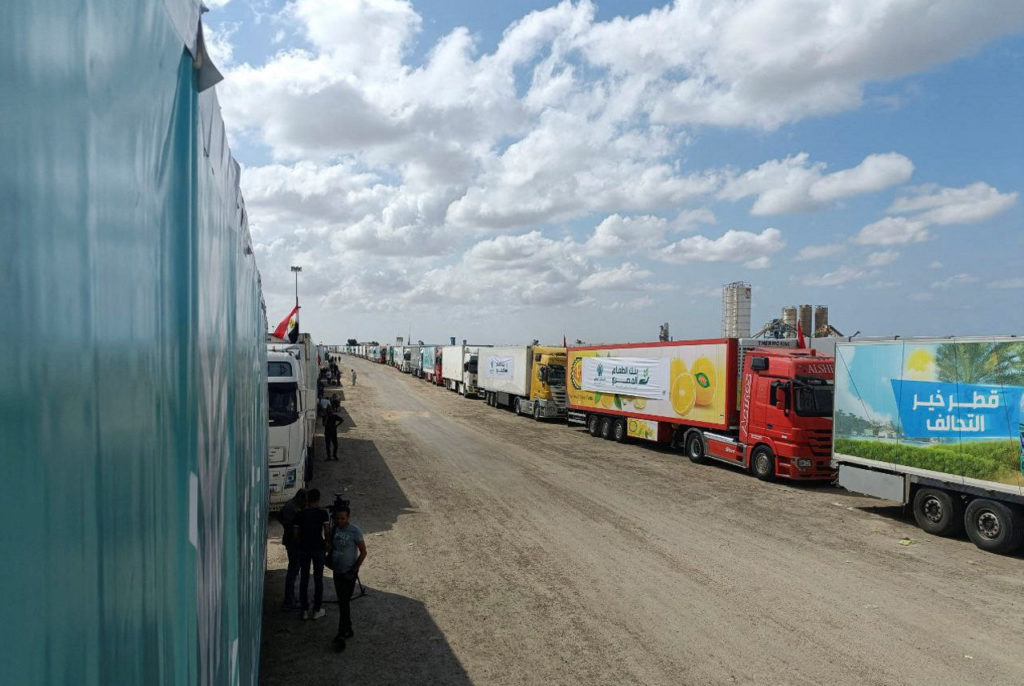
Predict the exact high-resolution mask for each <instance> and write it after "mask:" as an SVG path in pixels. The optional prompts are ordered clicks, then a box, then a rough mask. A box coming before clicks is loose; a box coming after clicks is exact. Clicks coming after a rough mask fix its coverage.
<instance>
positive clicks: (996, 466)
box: [833, 337, 1024, 553]
mask: <svg viewBox="0 0 1024 686" xmlns="http://www.w3.org/2000/svg"><path fill="white" fill-rule="evenodd" d="M835 360H836V382H835V383H836V403H835V445H834V448H833V461H834V464H835V466H836V468H837V469H838V470H839V485H840V486H842V487H843V488H846V489H847V490H850V491H854V492H856V493H863V494H866V495H871V496H874V497H877V498H884V499H886V500H895V501H897V502H901V503H903V504H905V505H907V504H909V505H910V506H911V507H912V510H913V514H914V519H915V520H916V522H917V524H918V526H920V527H921V528H922V529H923V530H924V531H926V532H928V533H931V534H935V535H938V536H956V535H959V534H961V533H962V532H964V531H965V530H966V533H967V536H968V537H969V538H970V539H971V541H973V542H974V544H975V545H977V546H978V547H979V548H981V549H983V550H987V551H990V552H996V553H1011V552H1014V551H1017V550H1020V549H1021V548H1022V547H1024V425H1022V424H1021V417H1022V402H1024V341H1022V340H1021V339H1019V338H1014V337H1005V338H997V337H992V338H944V339H897V340H888V341H868V342H860V341H856V342H846V343H839V344H837V345H836V354H835Z"/></svg>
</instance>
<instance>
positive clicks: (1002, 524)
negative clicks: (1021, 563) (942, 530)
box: [964, 498, 1024, 553]
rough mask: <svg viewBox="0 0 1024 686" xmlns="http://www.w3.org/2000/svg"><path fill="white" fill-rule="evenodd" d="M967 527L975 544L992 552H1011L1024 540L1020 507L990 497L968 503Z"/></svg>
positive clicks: (1023, 520) (965, 515)
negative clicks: (1015, 507)
mask: <svg viewBox="0 0 1024 686" xmlns="http://www.w3.org/2000/svg"><path fill="white" fill-rule="evenodd" d="M964 528H966V529H967V537H968V538H970V539H971V540H972V541H973V542H974V545H976V546H978V547H979V548H981V549H982V550H985V551H988V552H990V553H1010V552H1013V551H1015V550H1017V549H1018V548H1020V547H1021V544H1022V543H1024V516H1022V515H1021V512H1020V510H1017V509H1014V508H1010V507H1009V506H1007V505H1004V504H1003V503H1000V502H997V501H995V500H989V499H987V498H978V499H976V500H972V501H971V502H969V503H968V504H967V509H966V510H965V511H964Z"/></svg>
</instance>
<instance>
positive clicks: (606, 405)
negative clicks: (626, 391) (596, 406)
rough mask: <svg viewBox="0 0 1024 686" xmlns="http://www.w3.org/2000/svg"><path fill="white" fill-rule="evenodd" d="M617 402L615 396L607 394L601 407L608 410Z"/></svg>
mask: <svg viewBox="0 0 1024 686" xmlns="http://www.w3.org/2000/svg"><path fill="white" fill-rule="evenodd" d="M614 402H615V396H613V395H610V394H608V393H605V394H604V395H602V396H601V407H603V408H605V409H608V408H610V407H611V406H612V404H613V403H614Z"/></svg>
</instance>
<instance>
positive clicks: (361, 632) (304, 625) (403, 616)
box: [259, 570, 472, 686]
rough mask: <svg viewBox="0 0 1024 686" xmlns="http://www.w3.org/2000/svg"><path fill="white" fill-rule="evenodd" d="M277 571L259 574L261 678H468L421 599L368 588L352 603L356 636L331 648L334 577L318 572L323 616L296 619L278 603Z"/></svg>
mask: <svg viewBox="0 0 1024 686" xmlns="http://www.w3.org/2000/svg"><path fill="white" fill-rule="evenodd" d="M284 577H285V572H284V570H274V571H270V572H267V574H266V577H265V584H264V594H263V636H262V641H261V654H260V680H259V683H260V684H265V685H266V686H273V685H275V684H281V685H282V686H283V685H287V686H294V685H295V684H325V685H326V684H360V685H375V684H381V685H384V684H388V685H392V684H438V685H441V684H444V685H446V686H447V685H451V686H460V685H468V684H471V683H472V682H471V681H470V680H469V677H468V675H467V674H466V671H465V669H463V667H462V665H461V664H460V663H459V661H458V659H457V658H456V657H455V654H454V653H453V652H452V649H451V647H450V646H449V645H448V641H447V640H446V639H445V636H444V634H443V633H442V632H441V630H440V629H439V628H438V627H437V625H436V624H435V623H434V620H433V619H432V618H431V616H430V613H429V612H427V610H426V607H425V606H424V605H423V603H421V602H419V601H417V600H413V599H412V598H407V597H405V596H400V595H396V594H394V593H385V592H383V591H380V590H377V589H374V588H367V589H366V593H367V595H365V596H363V597H361V598H356V599H354V600H353V601H352V605H351V607H352V625H353V629H354V631H355V634H356V635H355V636H354V637H353V638H351V639H349V640H348V642H347V647H346V649H345V651H344V652H341V653H338V652H335V651H334V650H333V649H332V648H331V639H332V638H333V637H334V635H335V633H336V632H337V622H338V606H337V604H336V602H335V601H336V599H335V594H334V583H333V581H332V580H331V579H330V578H329V577H328V578H325V579H324V601H325V603H324V607H325V608H326V609H327V616H326V617H324V618H322V619H319V620H315V621H303V620H301V619H300V618H299V613H298V612H296V611H285V610H282V609H281V599H282V598H283V597H284ZM312 591H313V589H312V581H310V594H312ZM357 593H358V588H357Z"/></svg>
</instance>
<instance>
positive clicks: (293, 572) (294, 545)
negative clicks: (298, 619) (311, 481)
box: [278, 488, 306, 610]
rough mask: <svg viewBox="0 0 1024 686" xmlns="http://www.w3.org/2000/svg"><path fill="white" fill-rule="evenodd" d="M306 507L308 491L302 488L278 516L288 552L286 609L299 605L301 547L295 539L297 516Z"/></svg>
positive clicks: (294, 608)
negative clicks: (298, 581)
mask: <svg viewBox="0 0 1024 686" xmlns="http://www.w3.org/2000/svg"><path fill="white" fill-rule="evenodd" d="M304 507H306V489H304V488H300V489H299V490H298V492H297V493H296V494H295V495H294V496H293V497H292V499H291V500H289V501H288V502H286V503H285V504H284V507H282V508H281V512H280V514H279V515H278V516H279V517H280V519H281V526H282V527H284V534H283V535H282V536H281V543H282V544H283V545H284V549H285V550H286V551H288V572H287V573H286V574H285V577H284V609H286V610H296V609H298V607H299V606H298V604H297V603H296V601H295V580H296V579H297V578H298V576H299V545H298V543H299V542H298V539H297V538H296V537H295V531H294V529H293V527H294V526H295V516H296V515H298V514H299V512H301V511H302V508H304Z"/></svg>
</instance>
